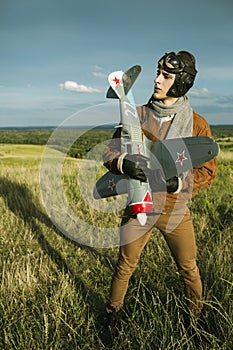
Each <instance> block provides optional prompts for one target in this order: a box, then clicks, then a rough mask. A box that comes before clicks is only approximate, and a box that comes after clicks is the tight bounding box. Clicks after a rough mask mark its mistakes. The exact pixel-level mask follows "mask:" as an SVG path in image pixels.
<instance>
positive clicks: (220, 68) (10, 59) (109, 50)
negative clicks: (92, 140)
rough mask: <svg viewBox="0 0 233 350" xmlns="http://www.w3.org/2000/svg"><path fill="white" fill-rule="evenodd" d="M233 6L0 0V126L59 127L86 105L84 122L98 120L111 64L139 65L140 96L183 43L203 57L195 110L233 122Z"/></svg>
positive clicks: (227, 0)
mask: <svg viewBox="0 0 233 350" xmlns="http://www.w3.org/2000/svg"><path fill="white" fill-rule="evenodd" d="M232 13H233V2H232V0H222V1H219V0H196V1H189V0H176V1H174V2H172V1H164V2H162V1H157V0H143V1H141V0H140V1H138V0H134V1H126V0H124V1H123V0H118V1H116V0H114V1H112V0H108V1H107V0H98V1H96V0H92V1H90V0H89V1H88V0H87V1H84V0H65V1H59V0H20V1H19V0H0V42H1V54H0V72H1V73H0V126H33V125H37V126H40V125H42V126H46V125H59V124H60V123H63V122H64V120H66V119H67V118H69V116H71V115H73V114H74V113H76V112H78V111H80V110H83V109H84V110H85V108H87V107H89V108H90V112H91V117H90V116H89V114H88V113H86V114H85V113H83V114H82V113H81V114H80V120H79V123H80V125H83V124H87V123H88V122H89V123H91V124H93V122H94V123H96V125H97V124H98V122H99V119H98V118H99V111H98V113H96V115H95V106H96V105H99V104H101V103H108V102H110V101H109V100H107V99H106V98H105V94H106V90H107V88H108V82H107V76H108V74H109V73H110V72H112V71H114V70H126V69H128V68H129V67H131V66H133V65H134V64H140V65H142V67H143V71H142V73H141V75H140V76H139V78H138V80H137V82H136V83H135V85H134V89H133V95H134V99H135V102H136V103H137V104H143V103H145V102H146V101H147V100H148V98H149V97H150V95H151V93H152V90H153V79H154V76H155V73H156V62H157V59H159V58H160V57H161V56H162V55H163V54H164V52H169V51H179V50H188V51H190V52H192V53H193V54H194V55H195V56H196V59H197V69H198V75H197V78H196V81H195V84H194V87H193V89H192V90H191V91H190V93H189V94H188V96H189V98H190V102H191V104H192V106H193V108H194V109H195V110H196V111H197V112H198V113H200V114H202V115H203V116H204V117H205V118H206V119H207V120H208V122H209V123H210V124H233V120H232V114H233V113H232V111H233V21H232ZM70 82H72V83H70ZM116 118H118V116H116V115H115V114H114V113H113V114H111V113H108V115H107V116H106V117H105V120H104V122H109V123H114V122H118V120H116Z"/></svg>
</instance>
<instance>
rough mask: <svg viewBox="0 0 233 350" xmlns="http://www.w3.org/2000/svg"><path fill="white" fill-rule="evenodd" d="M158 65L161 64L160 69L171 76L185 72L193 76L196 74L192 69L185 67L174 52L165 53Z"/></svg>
mask: <svg viewBox="0 0 233 350" xmlns="http://www.w3.org/2000/svg"><path fill="white" fill-rule="evenodd" d="M159 64H161V66H162V68H163V69H164V70H165V71H166V72H168V73H172V74H177V73H181V72H186V73H189V74H191V75H193V76H195V75H196V73H197V71H196V69H195V68H194V67H190V66H187V65H186V64H185V62H184V61H183V60H182V59H181V57H179V56H178V55H177V54H176V53H175V52H170V53H165V55H164V56H163V57H162V58H161V60H160V62H159Z"/></svg>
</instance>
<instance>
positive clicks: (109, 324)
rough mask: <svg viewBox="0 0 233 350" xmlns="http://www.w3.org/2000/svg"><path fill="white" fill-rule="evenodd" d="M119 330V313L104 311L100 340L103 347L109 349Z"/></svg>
mask: <svg viewBox="0 0 233 350" xmlns="http://www.w3.org/2000/svg"><path fill="white" fill-rule="evenodd" d="M119 330H120V311H116V310H111V311H110V312H109V311H106V316H105V322H104V329H103V331H102V332H101V334H100V339H101V341H102V343H103V344H104V345H105V346H108V347H111V346H112V344H113V342H114V339H115V338H116V337H117V336H118V334H119Z"/></svg>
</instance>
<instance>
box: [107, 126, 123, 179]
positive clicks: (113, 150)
mask: <svg viewBox="0 0 233 350" xmlns="http://www.w3.org/2000/svg"><path fill="white" fill-rule="evenodd" d="M120 154H121V127H118V128H117V129H116V131H115V132H114V134H113V137H112V139H111V140H110V141H109V143H108V145H107V146H106V148H105V150H104V153H103V161H104V166H105V167H106V168H107V169H108V170H109V171H111V172H112V173H113V174H120V172H119V170H118V169H117V161H118V157H119V156H120Z"/></svg>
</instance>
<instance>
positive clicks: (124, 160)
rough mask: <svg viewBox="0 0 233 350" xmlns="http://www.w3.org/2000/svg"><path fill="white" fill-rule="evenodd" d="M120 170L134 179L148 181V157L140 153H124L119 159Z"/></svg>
mask: <svg viewBox="0 0 233 350" xmlns="http://www.w3.org/2000/svg"><path fill="white" fill-rule="evenodd" d="M118 170H119V171H120V172H121V173H122V174H126V175H128V176H129V177H131V178H132V179H135V180H140V181H142V182H146V181H147V174H148V172H149V169H148V158H147V157H145V156H142V155H140V154H128V153H126V154H123V155H121V156H120V157H119V159H118Z"/></svg>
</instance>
